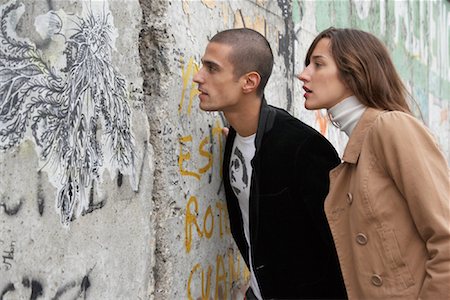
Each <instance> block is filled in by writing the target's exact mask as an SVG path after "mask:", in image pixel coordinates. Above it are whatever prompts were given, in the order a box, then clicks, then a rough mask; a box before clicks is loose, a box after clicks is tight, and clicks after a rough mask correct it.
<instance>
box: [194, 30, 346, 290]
mask: <svg viewBox="0 0 450 300" xmlns="http://www.w3.org/2000/svg"><path fill="white" fill-rule="evenodd" d="M272 66H273V55H272V50H271V48H270V45H269V43H268V42H267V40H266V39H265V38H264V36H262V35H261V34H259V33H258V32H256V31H254V30H250V29H231V30H226V31H223V32H220V33H218V34H216V35H215V36H214V37H213V38H212V39H211V40H210V42H209V43H208V46H207V47H206V50H205V53H204V55H203V58H202V67H201V69H200V70H199V72H198V73H197V74H196V75H195V76H194V81H195V82H196V83H198V90H199V91H200V95H199V98H200V108H201V109H202V110H205V111H222V112H223V113H224V115H225V117H226V119H227V120H228V122H229V123H230V125H231V127H230V130H229V134H228V136H227V142H226V146H225V154H224V166H223V172H224V176H223V178H224V185H225V194H226V200H227V206H228V213H229V216H230V227H231V232H232V234H233V237H234V240H235V241H236V244H237V245H238V247H239V250H240V251H241V254H242V256H243V258H244V260H245V262H246V263H247V266H248V268H249V270H250V272H251V277H250V288H249V290H248V292H247V299H255V298H256V299H271V298H277V299H301V298H321V299H326V298H333V299H336V298H345V297H346V293H345V288H344V284H343V280H342V277H341V273H340V269H339V264H338V261H337V257H336V253H335V249H334V244H333V242H332V239H331V234H330V231H329V228H328V225H327V223H326V219H325V214H324V209H323V201H324V199H325V196H326V195H327V193H328V185H329V178H328V173H329V171H330V170H331V169H332V168H334V167H335V166H336V165H338V164H339V163H340V160H339V157H338V155H337V153H336V151H335V150H334V148H333V146H332V145H331V144H330V143H329V142H328V141H327V140H326V139H325V138H324V137H323V136H322V135H320V134H319V133H318V132H317V131H315V130H314V129H312V128H311V127H309V126H307V125H306V124H304V123H302V122H301V121H299V120H297V119H295V118H294V117H292V116H291V115H289V114H288V113H287V112H286V111H285V110H282V109H279V108H275V107H273V106H270V105H268V104H267V103H266V100H265V98H264V88H265V86H266V83H267V81H268V79H269V77H270V75H271V72H272Z"/></svg>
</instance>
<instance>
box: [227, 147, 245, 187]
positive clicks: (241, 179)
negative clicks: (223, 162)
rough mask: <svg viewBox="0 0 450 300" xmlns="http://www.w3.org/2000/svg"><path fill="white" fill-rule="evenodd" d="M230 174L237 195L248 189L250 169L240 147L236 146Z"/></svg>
mask: <svg viewBox="0 0 450 300" xmlns="http://www.w3.org/2000/svg"><path fill="white" fill-rule="evenodd" d="M230 176H231V186H232V187H233V190H234V192H235V194H236V195H239V194H240V193H241V192H242V191H244V190H246V189H248V184H249V174H248V169H247V165H246V163H245V158H244V155H242V152H241V150H240V149H239V148H238V147H236V148H234V151H233V154H232V156H231V164H230Z"/></svg>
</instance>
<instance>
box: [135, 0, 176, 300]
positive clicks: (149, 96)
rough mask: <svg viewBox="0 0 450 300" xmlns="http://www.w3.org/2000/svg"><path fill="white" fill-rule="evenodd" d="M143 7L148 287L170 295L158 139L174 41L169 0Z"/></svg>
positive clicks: (157, 295) (154, 294) (156, 294)
mask: <svg viewBox="0 0 450 300" xmlns="http://www.w3.org/2000/svg"><path fill="white" fill-rule="evenodd" d="M139 3H140V5H141V9H142V14H143V17H142V27H141V32H140V34H139V55H140V58H141V67H142V72H143V79H144V81H143V90H144V102H145V110H146V113H147V117H148V121H149V124H150V139H149V143H150V146H151V147H152V148H153V150H154V177H153V180H154V182H153V191H152V197H151V201H153V210H152V212H151V217H152V219H153V224H154V243H153V246H154V249H153V252H154V264H153V265H152V266H151V267H152V269H151V273H152V274H151V275H150V276H152V280H153V285H154V286H153V287H151V286H149V287H148V296H149V298H150V299H167V298H168V295H169V292H170V291H169V290H168V289H167V288H166V287H167V286H170V281H171V280H172V278H171V276H170V274H171V266H170V259H169V258H170V257H169V256H170V251H169V249H168V247H167V245H166V243H165V235H164V232H165V228H163V226H162V224H164V220H165V213H164V212H165V209H164V207H166V206H167V204H166V203H167V202H168V201H167V199H168V195H167V191H166V184H167V183H166V182H165V181H164V178H165V176H163V174H164V173H165V168H166V166H165V163H164V162H162V161H159V159H160V158H162V157H163V150H164V149H163V148H164V144H163V143H162V141H161V140H159V139H158V134H157V132H158V128H161V127H162V125H163V123H164V120H165V119H164V118H158V117H155V118H152V117H151V116H159V115H160V114H161V111H164V110H165V107H164V101H163V100H161V99H167V98H168V95H167V90H168V89H167V88H166V87H165V84H164V83H167V82H168V81H169V80H168V79H169V78H170V74H171V72H170V67H169V64H168V57H170V53H169V50H170V49H169V48H168V45H170V44H171V43H172V41H171V40H170V37H169V36H168V33H167V26H168V24H167V21H166V13H167V9H168V5H169V3H168V2H167V1H166V0H154V1H148V0H139Z"/></svg>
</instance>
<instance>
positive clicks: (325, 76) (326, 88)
mask: <svg viewBox="0 0 450 300" xmlns="http://www.w3.org/2000/svg"><path fill="white" fill-rule="evenodd" d="M330 45H331V41H330V39H329V38H322V39H321V40H320V41H319V42H318V43H317V45H316V47H315V48H314V50H313V52H312V54H311V57H310V63H309V65H307V66H306V67H305V69H304V70H303V71H302V72H301V73H300V74H299V75H298V76H297V78H298V79H300V80H301V81H303V90H304V91H305V94H304V97H305V100H306V101H305V108H306V109H311V110H312V109H321V108H326V109H329V108H331V107H333V106H334V105H336V104H337V103H339V102H341V101H342V100H343V99H345V98H347V97H349V96H351V95H353V93H352V91H351V90H350V89H349V88H348V87H347V86H346V85H345V84H344V83H343V82H342V81H341V79H340V78H339V70H338V68H337V66H336V63H335V61H334V58H333V56H332V54H331V49H330Z"/></svg>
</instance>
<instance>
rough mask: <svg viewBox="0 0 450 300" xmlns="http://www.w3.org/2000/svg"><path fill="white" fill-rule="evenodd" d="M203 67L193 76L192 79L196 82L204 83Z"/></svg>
mask: <svg viewBox="0 0 450 300" xmlns="http://www.w3.org/2000/svg"><path fill="white" fill-rule="evenodd" d="M202 69H203V67H202V68H200V70H198V71H197V73H195V74H194V77H192V80H193V81H194V82H195V83H202V82H203V77H202V74H201V73H202Z"/></svg>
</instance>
